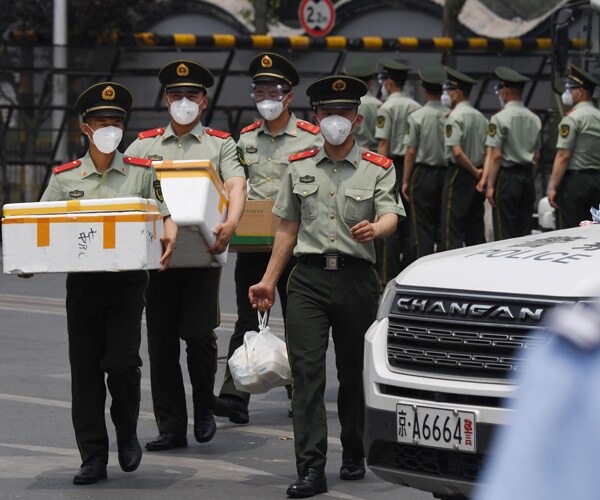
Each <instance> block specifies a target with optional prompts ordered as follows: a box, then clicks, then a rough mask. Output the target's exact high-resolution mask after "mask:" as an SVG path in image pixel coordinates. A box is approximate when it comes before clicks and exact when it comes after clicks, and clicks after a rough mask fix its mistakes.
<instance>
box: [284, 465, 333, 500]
mask: <svg viewBox="0 0 600 500" xmlns="http://www.w3.org/2000/svg"><path fill="white" fill-rule="evenodd" d="M326 491H327V476H326V475H325V472H323V471H322V470H318V469H313V468H312V467H310V468H309V469H308V470H307V471H306V473H305V474H302V475H301V476H298V479H296V481H295V482H294V483H292V484H290V486H289V487H288V489H287V492H286V493H287V495H288V496H289V497H292V498H306V497H313V496H315V495H318V494H319V493H325V492H326Z"/></svg>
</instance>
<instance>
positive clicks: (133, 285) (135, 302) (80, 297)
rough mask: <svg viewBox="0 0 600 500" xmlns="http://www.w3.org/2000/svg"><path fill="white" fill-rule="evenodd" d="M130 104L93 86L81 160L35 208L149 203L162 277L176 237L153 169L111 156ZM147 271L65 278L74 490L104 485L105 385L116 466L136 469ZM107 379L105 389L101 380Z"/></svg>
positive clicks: (86, 97)
mask: <svg viewBox="0 0 600 500" xmlns="http://www.w3.org/2000/svg"><path fill="white" fill-rule="evenodd" d="M131 103H132V97H131V94H130V92H129V90H127V89H126V88H125V87H123V86H122V85H119V84H118V83H114V82H103V83H98V84H96V85H93V86H91V87H90V88H88V89H87V90H85V91H84V92H83V93H82V94H81V95H80V96H79V99H77V102H76V104H75V109H76V110H77V112H78V113H80V114H81V115H82V117H83V124H82V126H81V130H82V132H83V133H84V135H85V136H86V137H87V138H88V139H89V150H88V152H87V154H86V155H85V156H84V157H83V158H80V159H79V160H75V161H72V162H69V163H67V164H65V165H62V166H60V167H55V168H54V169H53V175H52V176H51V177H50V182H49V184H48V187H47V188H46V190H45V191H44V194H43V196H42V200H41V201H63V200H83V199H98V198H122V197H127V196H139V197H142V198H154V199H155V200H156V203H157V205H158V208H159V210H160V212H161V214H162V215H163V216H164V217H165V219H164V238H162V239H161V242H162V244H163V248H164V253H163V256H162V259H161V265H162V268H163V269H166V268H167V266H168V263H169V260H170V257H171V253H172V251H173V246H174V243H175V239H176V236H177V226H176V225H175V224H174V223H173V221H172V220H171V218H170V217H169V211H168V209H167V206H166V205H165V203H164V200H163V197H162V193H161V189H160V183H159V181H158V180H157V178H156V172H155V171H154V168H152V166H151V162H150V161H148V160H143V159H140V158H132V157H129V156H123V155H122V154H121V153H119V152H118V151H117V150H116V149H117V146H118V145H119V143H120V142H121V138H122V136H123V130H124V125H123V123H124V120H125V116H126V114H127V113H128V112H129V110H130V108H131ZM147 283H148V272H147V271H122V272H117V273H115V272H89V273H69V274H68V275H67V301H66V305H67V331H68V337H69V362H70V365H71V395H72V418H73V426H74V428H75V438H76V440H77V446H78V448H79V453H80V454H81V460H82V465H81V470H80V471H79V472H78V473H77V475H75V477H74V478H73V482H74V483H75V484H91V483H95V482H97V481H99V480H100V479H106V464H107V463H108V434H107V431H106V422H105V418H104V405H105V402H106V385H107V386H108V390H109V392H110V394H111V397H112V403H111V407H110V414H111V418H112V421H113V423H114V424H115V430H116V434H117V445H118V449H119V454H118V456H119V464H120V466H121V469H123V470H124V471H125V472H131V471H134V470H136V469H137V468H138V465H139V464H140V461H141V459H142V449H141V448H140V444H139V442H138V439H137V433H136V429H137V418H138V412H139V404H140V376H141V372H140V366H142V360H141V359H140V355H139V350H140V342H141V323H142V310H143V309H144V290H145V289H146V285H147ZM105 374H106V377H107V378H106V385H105V383H104V377H105Z"/></svg>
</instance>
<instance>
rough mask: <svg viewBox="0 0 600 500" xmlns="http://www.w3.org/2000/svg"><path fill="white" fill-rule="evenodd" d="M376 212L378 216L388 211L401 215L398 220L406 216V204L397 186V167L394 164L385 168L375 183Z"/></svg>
mask: <svg viewBox="0 0 600 500" xmlns="http://www.w3.org/2000/svg"><path fill="white" fill-rule="evenodd" d="M375 213H376V214H377V216H378V217H381V216H382V215H383V214H388V213H392V214H396V215H398V216H399V219H398V221H401V220H402V219H404V218H406V212H405V210H404V205H403V204H402V200H401V199H400V196H399V195H398V190H397V188H396V169H395V168H394V166H393V165H391V166H390V167H389V168H387V169H386V170H384V173H383V175H381V177H380V178H379V179H378V180H377V184H376V185H375Z"/></svg>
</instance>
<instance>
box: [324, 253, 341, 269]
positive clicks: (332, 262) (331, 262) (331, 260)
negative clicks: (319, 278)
mask: <svg viewBox="0 0 600 500" xmlns="http://www.w3.org/2000/svg"><path fill="white" fill-rule="evenodd" d="M342 265H343V263H342V256H341V255H337V254H325V267H324V268H323V269H325V270H327V271H337V270H338V269H341V268H342Z"/></svg>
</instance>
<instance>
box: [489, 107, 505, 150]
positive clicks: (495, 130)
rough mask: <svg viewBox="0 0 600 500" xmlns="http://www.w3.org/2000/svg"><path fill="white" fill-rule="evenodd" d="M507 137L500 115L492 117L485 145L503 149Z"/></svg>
mask: <svg viewBox="0 0 600 500" xmlns="http://www.w3.org/2000/svg"><path fill="white" fill-rule="evenodd" d="M504 140H505V135H504V130H503V129H502V123H500V120H499V119H498V115H494V116H492V119H491V120H490V124H489V125H488V133H487V137H486V139H485V145H486V146H487V147H490V148H498V149H502V146H503V145H504Z"/></svg>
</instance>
